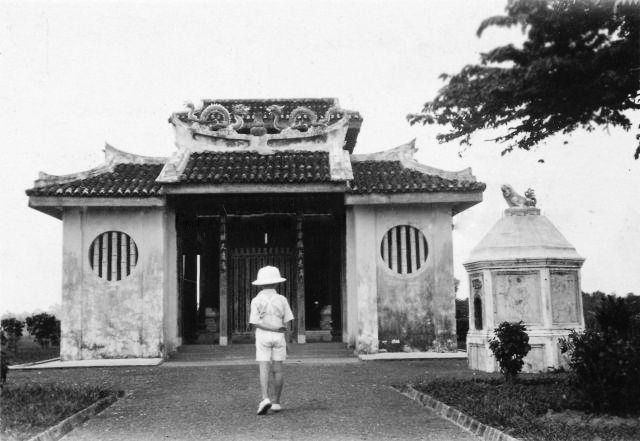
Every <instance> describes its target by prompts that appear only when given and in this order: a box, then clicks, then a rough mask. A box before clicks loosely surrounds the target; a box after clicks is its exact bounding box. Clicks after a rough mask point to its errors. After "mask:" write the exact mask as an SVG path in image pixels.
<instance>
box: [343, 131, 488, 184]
mask: <svg viewBox="0 0 640 441" xmlns="http://www.w3.org/2000/svg"><path fill="white" fill-rule="evenodd" d="M417 151H418V149H417V148H416V138H413V139H412V140H411V141H409V142H407V143H405V144H402V145H399V146H398V147H394V148H392V149H389V150H383V151H380V152H375V153H366V154H354V155H351V160H352V161H356V162H364V161H399V162H400V163H401V164H402V166H403V167H404V168H408V169H411V170H415V171H418V172H421V173H425V174H427V175H432V176H439V177H441V178H444V179H449V180H457V181H466V182H476V177H475V176H474V175H473V174H472V172H471V167H467V168H465V169H462V170H459V171H447V170H442V169H439V168H435V167H431V166H428V165H425V164H422V163H420V162H418V161H416V160H415V159H414V155H415V154H416V152H417Z"/></svg>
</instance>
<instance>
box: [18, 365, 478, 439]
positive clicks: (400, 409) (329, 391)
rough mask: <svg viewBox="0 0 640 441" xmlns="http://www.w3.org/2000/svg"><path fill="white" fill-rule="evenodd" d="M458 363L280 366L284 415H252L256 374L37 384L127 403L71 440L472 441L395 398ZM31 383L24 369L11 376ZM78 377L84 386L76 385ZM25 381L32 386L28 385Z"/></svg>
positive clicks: (132, 375)
mask: <svg viewBox="0 0 640 441" xmlns="http://www.w3.org/2000/svg"><path fill="white" fill-rule="evenodd" d="M465 364H466V363H464V362H461V361H458V360H425V361H422V360H420V361H381V362H359V363H345V364H336V363H333V364H325V365H323V364H303V365H295V364H289V365H285V378H286V384H285V391H284V394H283V406H284V407H285V410H284V411H282V412H281V413H278V414H274V413H269V414H268V415H266V416H257V415H255V408H256V406H257V404H258V401H259V391H258V390H259V388H258V380H257V367H256V366H247V365H236V366H196V367H187V366H184V365H181V366H180V367H177V366H171V365H162V366H158V367H143V368H142V367H141V368H110V369H106V368H104V369H93V370H91V369H68V370H58V371H57V375H55V372H56V371H54V370H48V371H41V372H40V374H39V375H38V380H40V381H49V380H54V379H55V381H56V382H60V381H63V382H64V381H70V382H91V383H102V384H104V385H109V386H111V387H118V388H123V389H125V390H126V391H127V392H128V395H127V396H126V397H125V398H122V399H120V400H119V401H118V402H117V403H116V404H114V405H113V406H111V407H110V408H108V409H106V410H105V411H104V412H102V413H101V414H100V415H98V416H96V417H94V418H93V419H92V420H90V421H88V422H87V423H85V425H84V426H82V427H79V428H77V429H75V430H74V431H72V432H70V433H69V434H68V435H67V436H65V437H64V438H63V439H64V440H66V441H72V440H73V441H78V440H105V441H107V440H140V441H144V440H162V439H166V440H265V439H268V440H443V441H444V440H474V439H477V438H475V437H473V436H471V435H469V434H468V433H466V432H464V431H463V430H462V429H460V428H458V427H456V426H455V425H453V424H452V423H450V422H448V421H445V420H443V419H441V418H439V417H438V416H436V415H435V414H433V413H432V412H430V411H428V410H426V409H425V408H423V407H421V406H419V405H418V404H416V403H415V402H413V401H410V400H409V399H407V398H405V397H404V396H402V395H400V394H399V393H397V392H395V391H394V390H392V389H391V388H390V387H389V385H391V384H398V383H402V382H406V381H408V380H411V379H413V378H415V377H417V376H419V375H425V374H427V375H430V374H435V375H439V376H450V375H452V372H455V371H458V372H460V371H464V370H465ZM28 374H30V375H34V374H36V372H34V371H30V372H27V371H22V372H19V373H16V376H18V375H28ZM83 379H84V380H83ZM28 381H32V379H29V380H28Z"/></svg>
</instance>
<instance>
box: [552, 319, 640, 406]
mask: <svg viewBox="0 0 640 441" xmlns="http://www.w3.org/2000/svg"><path fill="white" fill-rule="evenodd" d="M568 348H570V349H571V351H570V360H569V367H570V368H571V370H572V371H573V374H574V385H575V387H576V388H577V389H578V390H580V391H581V392H582V393H583V394H584V396H585V398H586V400H587V401H588V402H589V403H590V404H591V407H592V410H594V411H596V412H603V411H611V412H615V413H627V412H632V411H634V410H639V409H640V381H639V379H640V340H638V339H634V340H626V339H624V338H620V337H619V336H618V335H616V334H614V333H607V332H601V331H595V330H587V331H585V332H584V333H582V334H579V333H576V332H572V333H571V335H570V336H569V342H568V344H565V345H564V347H563V350H565V351H566V349H568Z"/></svg>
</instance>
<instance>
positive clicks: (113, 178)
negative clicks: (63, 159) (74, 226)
mask: <svg viewBox="0 0 640 441" xmlns="http://www.w3.org/2000/svg"><path fill="white" fill-rule="evenodd" d="M162 167H163V164H117V165H115V166H114V168H113V171H108V170H107V171H105V172H104V173H101V174H99V175H96V176H93V177H87V178H83V179H77V180H74V181H71V182H66V183H55V184H51V185H46V186H43V187H36V188H32V189H29V190H27V195H28V196H59V197H62V196H66V197H70V196H71V197H134V198H135V197H150V196H158V195H159V194H160V193H161V190H162V186H161V185H160V184H159V183H157V182H155V179H156V177H157V176H158V174H159V173H160V170H162Z"/></svg>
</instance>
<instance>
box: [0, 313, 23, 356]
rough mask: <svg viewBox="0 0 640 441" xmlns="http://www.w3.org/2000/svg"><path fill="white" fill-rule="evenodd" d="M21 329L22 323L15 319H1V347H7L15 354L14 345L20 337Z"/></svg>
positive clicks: (15, 347)
mask: <svg viewBox="0 0 640 441" xmlns="http://www.w3.org/2000/svg"><path fill="white" fill-rule="evenodd" d="M23 328H24V323H22V322H21V321H20V320H18V319H17V318H15V317H9V318H5V319H2V321H1V322H0V336H1V339H2V345H8V350H9V351H11V352H13V353H15V352H16V350H17V346H16V343H17V341H18V338H20V337H22V329H23Z"/></svg>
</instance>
